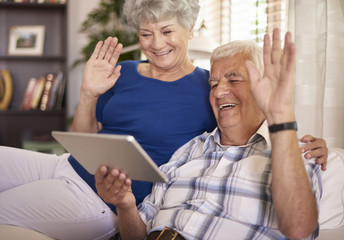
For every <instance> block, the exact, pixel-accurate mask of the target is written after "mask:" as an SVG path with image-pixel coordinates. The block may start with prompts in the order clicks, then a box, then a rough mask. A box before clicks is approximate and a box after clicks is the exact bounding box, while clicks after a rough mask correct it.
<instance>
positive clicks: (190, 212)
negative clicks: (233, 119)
mask: <svg viewBox="0 0 344 240" xmlns="http://www.w3.org/2000/svg"><path fill="white" fill-rule="evenodd" d="M270 155H271V147H270V139H269V133H268V129H267V123H266V122H264V123H263V124H262V126H261V127H260V128H259V130H258V131H257V133H256V134H254V135H253V136H252V137H251V139H250V140H249V142H248V144H247V145H244V146H234V147H231V146H230V147H228V146H222V145H221V144H220V134H219V130H218V129H215V130H214V131H213V132H212V133H205V134H203V135H201V136H198V137H196V138H194V139H192V140H191V141H190V142H188V143H187V144H185V145H184V146H183V147H181V148H180V149H178V150H177V151H176V153H175V154H174V155H173V156H172V158H171V160H170V161H169V162H168V163H167V164H164V165H162V166H161V167H160V168H161V169H162V171H163V172H165V173H166V174H167V176H168V178H169V183H168V184H163V183H156V184H154V186H153V190H152V193H151V194H150V195H149V196H147V197H146V199H145V200H144V202H142V203H141V205H139V212H140V215H141V218H142V220H143V221H144V222H145V223H146V224H147V228H148V231H155V230H161V229H162V228H163V227H165V226H169V227H171V228H173V229H175V230H177V231H178V232H180V233H181V234H182V235H183V236H184V237H185V238H186V239H216V240H217V239H286V238H285V237H284V236H283V235H282V234H281V233H280V232H279V231H278V230H277V229H278V227H277V217H276V213H275V210H274V207H273V205H272V188H271V177H272V175H271V159H270ZM304 163H305V168H306V172H307V173H308V176H309V180H310V183H311V186H312V189H313V193H314V196H315V198H316V200H317V203H318V206H319V199H320V196H321V192H322V187H321V175H320V168H319V166H318V165H316V164H315V163H314V161H313V162H310V161H309V160H308V161H307V160H305V159H304ZM317 235H318V227H317V228H316V229H315V231H314V232H313V234H312V235H311V236H309V238H308V239H313V238H315V237H316V236H317Z"/></svg>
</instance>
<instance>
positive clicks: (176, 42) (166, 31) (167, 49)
mask: <svg viewBox="0 0 344 240" xmlns="http://www.w3.org/2000/svg"><path fill="white" fill-rule="evenodd" d="M192 34H193V31H192V30H189V29H185V28H184V27H182V26H181V25H180V24H179V23H178V21H177V19H176V18H172V19H169V20H166V21H160V22H156V23H152V22H144V23H142V24H141V25H140V28H139V30H138V36H139V39H140V45H141V50H142V52H143V54H144V55H145V56H146V57H147V59H148V60H149V63H150V65H151V68H153V69H157V70H165V71H166V70H174V69H180V68H181V67H183V66H184V65H187V64H188V63H189V59H188V57H187V51H188V42H189V39H191V38H192V36H193V35H192Z"/></svg>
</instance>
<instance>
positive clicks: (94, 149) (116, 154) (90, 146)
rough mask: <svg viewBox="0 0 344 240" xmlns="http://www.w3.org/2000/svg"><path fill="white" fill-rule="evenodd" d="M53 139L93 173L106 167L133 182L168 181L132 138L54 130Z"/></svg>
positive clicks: (128, 136)
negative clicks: (101, 167)
mask: <svg viewBox="0 0 344 240" xmlns="http://www.w3.org/2000/svg"><path fill="white" fill-rule="evenodd" d="M52 136H53V137H54V138H55V139H56V140H57V141H58V142H59V143H60V144H61V145H62V146H63V147H64V148H65V149H66V150H67V151H68V152H69V153H71V154H72V155H73V157H74V158H75V159H76V160H78V162H79V163H80V164H81V165H82V166H84V168H86V169H87V171H89V172H90V173H92V174H94V173H95V172H96V171H97V169H98V168H99V166H100V165H102V164H105V165H107V166H109V167H110V168H118V169H120V170H121V171H123V172H125V173H126V174H127V175H128V177H129V178H131V179H133V180H141V181H147V182H167V177H166V175H165V174H164V173H162V172H161V171H160V169H159V168H158V166H157V165H156V164H155V163H154V161H153V160H152V159H151V158H150V157H149V155H148V154H147V153H146V152H145V150H144V149H143V148H142V147H141V145H140V144H139V143H138V142H137V141H136V140H135V138H134V137H133V136H130V135H117V134H96V133H76V132H60V131H53V132H52Z"/></svg>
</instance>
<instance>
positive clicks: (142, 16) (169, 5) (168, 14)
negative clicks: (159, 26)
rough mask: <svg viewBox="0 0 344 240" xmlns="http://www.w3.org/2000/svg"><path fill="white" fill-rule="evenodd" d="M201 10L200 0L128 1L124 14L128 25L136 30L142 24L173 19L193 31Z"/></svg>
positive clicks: (125, 4) (124, 7)
mask: <svg viewBox="0 0 344 240" xmlns="http://www.w3.org/2000/svg"><path fill="white" fill-rule="evenodd" d="M199 9H200V6H199V1H198V0H126V1H125V3H124V6H123V13H124V15H125V16H126V18H127V22H128V24H129V25H130V26H132V27H134V28H135V29H136V30H138V29H139V27H140V23H142V22H145V21H148V22H159V21H164V20H168V19H171V18H173V17H176V18H177V20H178V22H179V24H180V25H181V26H183V27H184V28H186V29H188V30H191V29H192V28H193V27H194V25H195V22H196V19H197V15H198V12H199Z"/></svg>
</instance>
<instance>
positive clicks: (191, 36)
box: [189, 28, 194, 39]
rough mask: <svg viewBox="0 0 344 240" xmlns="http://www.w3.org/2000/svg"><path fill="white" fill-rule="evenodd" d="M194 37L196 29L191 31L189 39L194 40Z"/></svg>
mask: <svg viewBox="0 0 344 240" xmlns="http://www.w3.org/2000/svg"><path fill="white" fill-rule="evenodd" d="M193 37H194V29H193V28H191V29H190V34H189V39H192V38H193Z"/></svg>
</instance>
